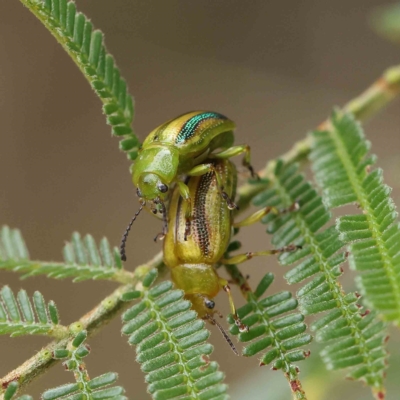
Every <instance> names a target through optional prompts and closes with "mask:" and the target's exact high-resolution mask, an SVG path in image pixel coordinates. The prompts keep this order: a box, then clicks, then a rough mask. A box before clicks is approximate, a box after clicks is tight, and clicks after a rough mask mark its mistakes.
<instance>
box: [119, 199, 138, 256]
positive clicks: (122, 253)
mask: <svg viewBox="0 0 400 400" xmlns="http://www.w3.org/2000/svg"><path fill="white" fill-rule="evenodd" d="M142 210H143V204H141V205H140V207H139V210H138V211H136V213H135V215H134V216H133V218H132V219H131V222H129V225H128V226H127V228H126V231H125V233H124V234H123V235H122V239H121V245H120V247H119V254H120V256H121V260H122V261H126V254H125V246H126V241H127V239H128V235H129V231H130V230H131V228H132V224H133V223H134V222H135V220H136V218H137V217H138V215H139V214H140V212H141V211H142Z"/></svg>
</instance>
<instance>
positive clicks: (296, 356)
mask: <svg viewBox="0 0 400 400" xmlns="http://www.w3.org/2000/svg"><path fill="white" fill-rule="evenodd" d="M273 280H274V275H273V274H270V273H269V274H266V275H265V276H264V278H263V279H262V280H261V282H260V283H259V285H258V286H257V289H256V290H255V292H254V293H249V294H248V303H247V304H246V305H245V306H243V307H241V308H239V309H238V315H239V317H240V318H241V319H242V321H243V323H244V324H246V325H247V326H248V327H249V328H250V330H249V332H242V333H239V329H238V327H237V326H236V325H235V324H234V320H233V318H232V317H230V318H229V322H230V323H231V324H232V327H231V329H230V332H231V333H232V334H233V335H238V338H239V340H240V341H241V342H245V343H247V342H251V343H250V344H248V345H246V347H244V349H243V355H244V356H247V357H251V356H254V355H256V354H259V353H260V352H263V354H262V356H261V358H260V366H262V365H268V364H271V363H272V369H274V370H277V369H281V370H282V371H283V372H284V373H285V375H286V376H287V377H288V379H289V382H290V385H291V388H292V390H293V392H295V393H296V399H304V398H305V394H304V392H303V390H302V388H301V384H300V381H299V380H298V379H297V376H298V369H297V367H296V366H295V365H294V364H293V363H294V362H297V361H301V360H304V359H305V358H306V357H308V355H309V354H310V353H309V352H308V351H304V350H302V349H300V347H302V346H304V345H306V344H308V343H310V342H311V340H312V336H311V335H309V334H308V333H305V331H306V329H307V326H306V324H305V323H304V322H303V321H304V316H303V315H302V314H300V313H296V312H294V313H290V314H288V313H289V312H291V311H295V310H296V308H297V300H296V299H293V298H292V294H291V293H290V292H288V291H284V292H280V293H276V294H274V295H272V296H268V297H266V298H263V299H261V296H263V295H264V293H265V291H266V290H267V289H268V287H269V286H270V285H271V283H272V282H273ZM284 314H286V315H284ZM265 350H267V351H265Z"/></svg>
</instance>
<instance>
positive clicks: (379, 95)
mask: <svg viewBox="0 0 400 400" xmlns="http://www.w3.org/2000/svg"><path fill="white" fill-rule="evenodd" d="M399 94H400V65H397V66H395V67H392V68H389V69H387V70H386V71H385V72H384V73H383V74H382V76H381V77H380V78H379V79H378V80H377V81H375V82H374V83H373V84H372V85H371V86H370V87H369V88H368V89H367V90H365V91H364V92H363V93H361V94H360V95H359V96H357V97H356V98H354V99H353V100H351V101H349V102H348V103H347V104H346V105H345V106H344V107H343V110H344V111H346V112H351V113H352V114H354V116H355V118H356V119H358V120H360V121H365V120H367V119H369V118H371V117H373V116H374V115H375V114H377V113H378V112H379V111H380V110H382V109H383V108H384V107H385V106H386V105H388V104H389V103H390V102H391V101H392V100H394V99H395V98H396V97H397V96H398V95H399ZM328 122H329V120H325V121H324V122H323V123H321V124H320V125H319V126H318V130H322V131H323V130H326V128H327V124H328ZM310 151H311V137H309V136H308V137H306V138H305V139H303V140H300V141H298V142H296V143H295V144H294V145H293V147H292V148H291V149H290V150H289V151H288V152H287V153H285V154H283V155H282V156H281V157H279V159H281V160H282V161H283V162H284V163H285V164H291V163H294V162H299V161H304V160H305V159H307V157H308V154H309V153H310ZM276 162H277V160H272V161H270V162H269V163H268V164H267V165H266V167H265V168H264V169H262V170H261V171H260V172H259V173H258V174H259V176H260V177H261V178H263V179H265V180H267V181H273V180H274V177H273V174H274V170H275V166H276ZM268 185H269V183H268V182H266V183H260V184H257V183H256V184H254V183H253V184H245V185H243V186H241V187H240V188H239V190H238V194H239V196H240V197H239V200H238V202H237V205H238V206H239V208H240V209H241V210H242V209H245V208H246V207H248V206H249V204H250V201H251V199H252V198H253V197H254V196H256V195H257V194H259V193H260V192H262V191H263V190H265V188H266V187H267V186H268Z"/></svg>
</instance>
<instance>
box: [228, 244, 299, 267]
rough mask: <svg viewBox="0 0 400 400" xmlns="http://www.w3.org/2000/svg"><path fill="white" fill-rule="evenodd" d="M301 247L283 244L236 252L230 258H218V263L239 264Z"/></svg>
mask: <svg viewBox="0 0 400 400" xmlns="http://www.w3.org/2000/svg"><path fill="white" fill-rule="evenodd" d="M301 248H302V247H301V246H296V245H294V244H290V245H289V246H284V247H281V248H280V249H272V250H264V251H255V252H251V251H250V252H248V253H243V254H238V255H237V256H233V257H231V258H223V259H221V260H220V263H221V264H225V265H232V264H241V263H243V262H245V261H248V260H251V259H252V258H253V257H258V256H272V255H274V254H280V253H289V252H291V251H295V250H299V249H301Z"/></svg>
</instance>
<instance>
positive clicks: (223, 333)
mask: <svg viewBox="0 0 400 400" xmlns="http://www.w3.org/2000/svg"><path fill="white" fill-rule="evenodd" d="M207 318H208V319H209V320H210V322H211V323H212V324H213V325H216V326H217V328H218V329H219V331H220V332H221V334H222V336H223V337H224V339H225V340H226V341H227V342H228V344H229V346H230V348H231V349H232V351H233V352H234V353H235V354H236V355H237V356H238V355H239V352H238V351H237V350H236V347H235V345H234V344H233V342H232V340H231V338H230V337H229V335H228V334H227V333H226V331H225V329H224V328H223V327H222V326H221V324H220V323H219V322H218V321H216V320H215V319H214V318H213V317H212V316H211V315H208V316H207Z"/></svg>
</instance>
